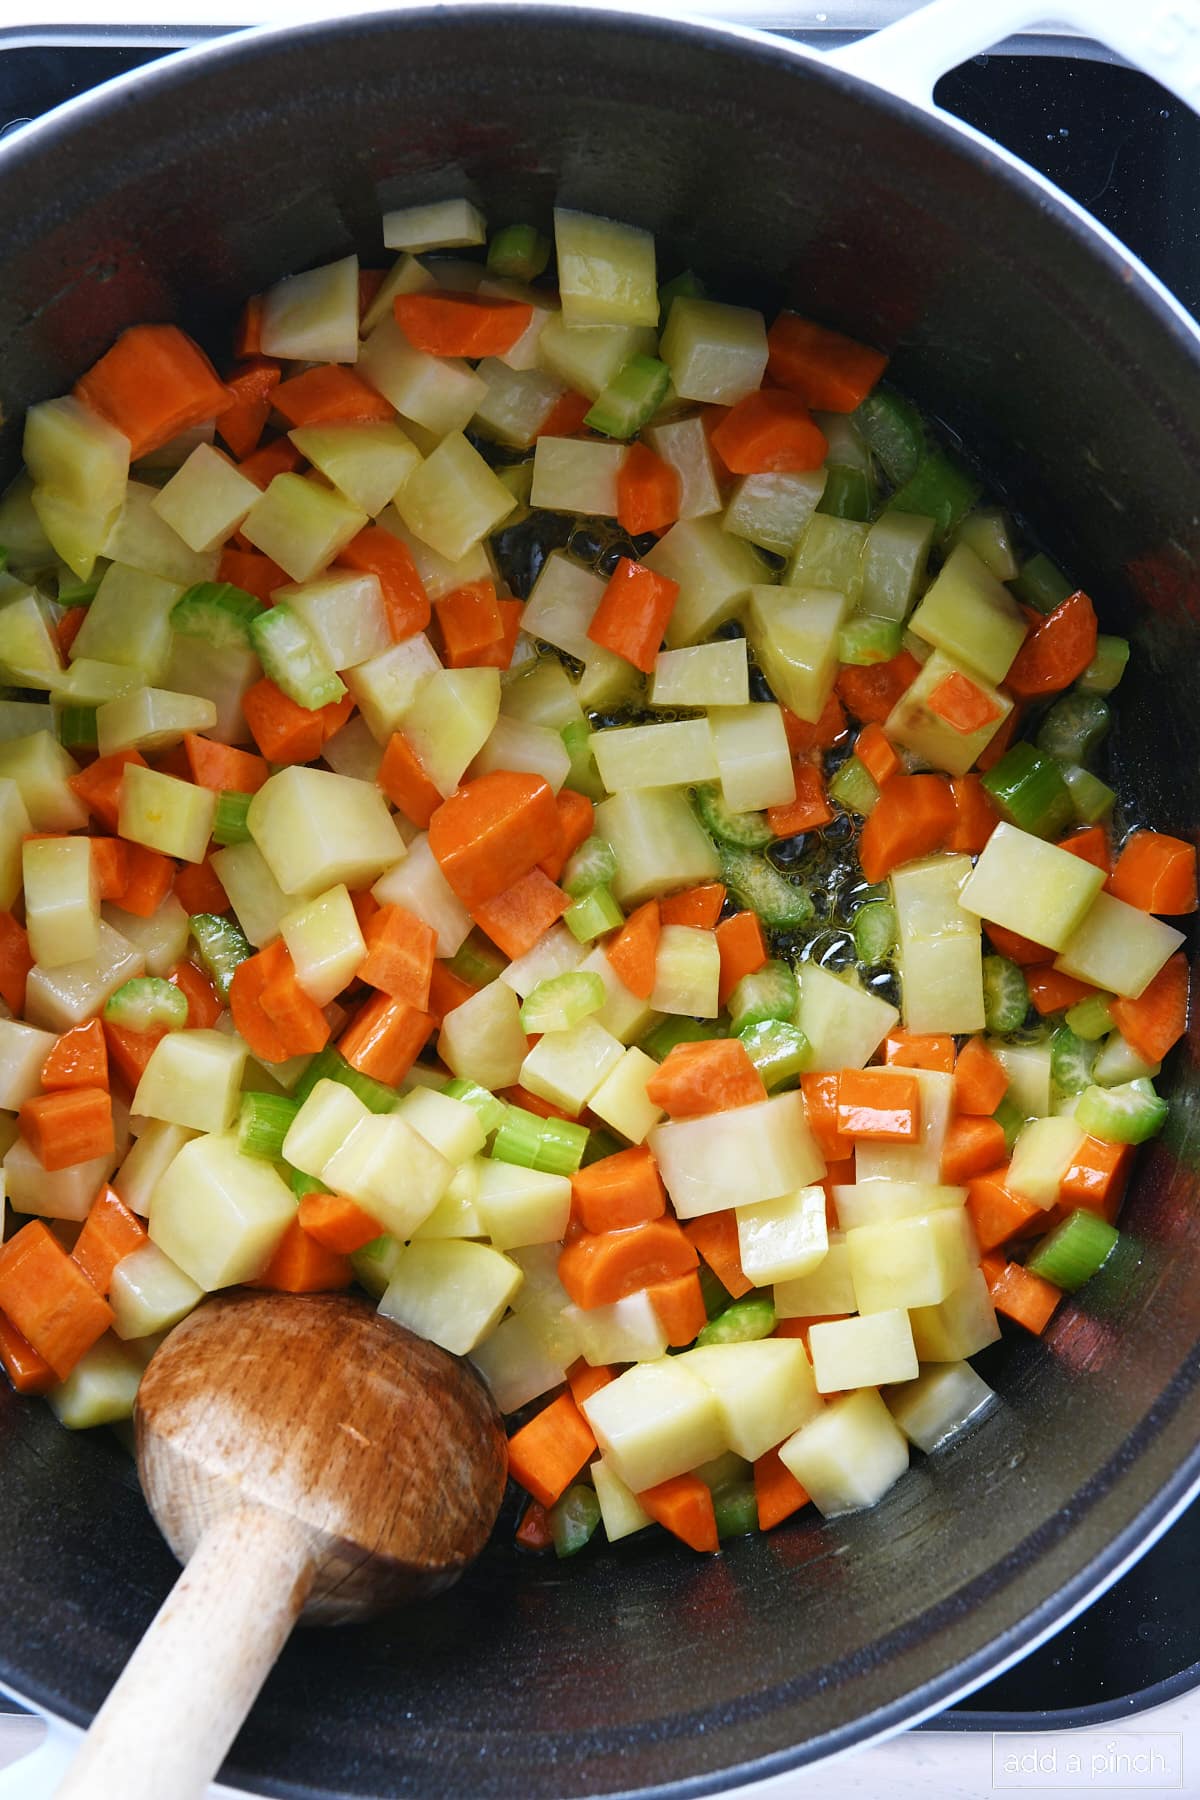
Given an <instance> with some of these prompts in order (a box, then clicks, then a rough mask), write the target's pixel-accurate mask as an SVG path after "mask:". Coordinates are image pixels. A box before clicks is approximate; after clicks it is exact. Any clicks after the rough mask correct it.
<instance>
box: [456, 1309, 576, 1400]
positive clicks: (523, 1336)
mask: <svg viewBox="0 0 1200 1800" xmlns="http://www.w3.org/2000/svg"><path fill="white" fill-rule="evenodd" d="M471 1361H472V1362H473V1363H474V1364H475V1367H476V1368H477V1369H478V1370H479V1373H480V1374H481V1375H482V1376H483V1379H484V1380H485V1381H486V1382H487V1384H488V1386H489V1387H490V1388H491V1390H492V1396H493V1398H494V1399H495V1402H496V1405H497V1406H498V1407H499V1408H500V1411H501V1412H502V1413H512V1412H516V1411H517V1409H518V1408H519V1407H522V1406H528V1404H529V1402H530V1401H531V1400H536V1399H537V1398H538V1395H539V1394H546V1393H549V1391H550V1389H551V1388H556V1387H558V1386H559V1385H560V1384H561V1382H562V1378H563V1365H562V1364H561V1363H560V1362H558V1361H557V1359H556V1358H555V1357H553V1356H550V1355H548V1354H547V1352H546V1350H545V1349H544V1347H543V1346H542V1344H541V1343H540V1342H539V1340H538V1338H537V1337H536V1336H535V1335H534V1333H533V1332H532V1331H530V1329H529V1327H528V1325H527V1324H526V1323H525V1321H524V1319H523V1318H521V1316H520V1314H519V1313H510V1314H509V1316H508V1318H507V1319H501V1321H500V1323H499V1325H497V1327H496V1329H495V1331H493V1332H492V1333H491V1334H490V1336H488V1337H486V1338H484V1339H483V1340H482V1342H481V1343H478V1344H476V1346H475V1348H474V1350H472V1352H471Z"/></svg>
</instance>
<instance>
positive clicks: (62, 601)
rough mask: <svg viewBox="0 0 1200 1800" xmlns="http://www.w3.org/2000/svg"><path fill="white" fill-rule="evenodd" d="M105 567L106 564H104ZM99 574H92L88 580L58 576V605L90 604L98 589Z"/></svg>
mask: <svg viewBox="0 0 1200 1800" xmlns="http://www.w3.org/2000/svg"><path fill="white" fill-rule="evenodd" d="M105 566H106V567H107V565H105ZM100 579H101V578H100V576H99V575H93V576H92V578H91V580H90V581H66V582H64V581H63V579H62V577H61V576H60V577H59V581H58V604H59V605H60V606H90V605H91V604H92V601H93V600H94V599H95V598H96V595H97V593H98V592H99V589H100Z"/></svg>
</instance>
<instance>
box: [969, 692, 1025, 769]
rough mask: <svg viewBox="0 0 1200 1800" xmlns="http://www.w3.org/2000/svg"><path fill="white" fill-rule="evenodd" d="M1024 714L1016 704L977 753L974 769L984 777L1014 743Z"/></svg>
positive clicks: (1021, 708) (1022, 709) (1023, 710)
mask: <svg viewBox="0 0 1200 1800" xmlns="http://www.w3.org/2000/svg"><path fill="white" fill-rule="evenodd" d="M1024 714H1025V708H1024V707H1023V706H1022V705H1021V704H1020V703H1019V702H1018V704H1017V705H1016V706H1014V707H1013V709H1012V711H1011V712H1010V713H1009V715H1008V717H1007V718H1005V719H1001V721H1000V723H999V725H997V727H996V729H995V731H994V732H993V733H992V735H991V737H990V738H989V739H988V741H987V743H986V744H985V745H984V747H983V749H982V750H981V751H980V752H979V755H978V756H977V757H976V758H975V767H976V768H977V769H979V770H980V771H981V772H982V773H983V774H985V775H986V773H987V771H988V770H989V769H994V768H995V766H996V764H997V763H998V762H999V761H1000V758H1001V757H1002V756H1003V755H1004V752H1005V751H1006V750H1007V749H1008V747H1009V745H1010V744H1012V743H1013V742H1014V741H1015V739H1016V736H1017V732H1018V730H1019V729H1020V726H1021V722H1022V719H1023V718H1024Z"/></svg>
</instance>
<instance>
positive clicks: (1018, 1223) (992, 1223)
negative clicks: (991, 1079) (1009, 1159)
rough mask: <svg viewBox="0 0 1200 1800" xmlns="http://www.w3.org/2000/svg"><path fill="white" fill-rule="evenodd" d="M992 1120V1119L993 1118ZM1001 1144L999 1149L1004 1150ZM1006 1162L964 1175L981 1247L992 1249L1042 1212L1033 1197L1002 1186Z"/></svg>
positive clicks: (1006, 1168)
mask: <svg viewBox="0 0 1200 1800" xmlns="http://www.w3.org/2000/svg"><path fill="white" fill-rule="evenodd" d="M993 1123H994V1121H993ZM1003 1148H1004V1147H1003V1144H1001V1153H1003ZM1007 1175H1008V1164H1007V1163H1000V1164H998V1165H997V1167H995V1168H992V1169H987V1170H982V1171H980V1172H979V1173H978V1174H976V1175H971V1176H969V1177H968V1179H967V1211H968V1212H969V1213H970V1215H971V1223H972V1224H973V1225H974V1227H975V1235H976V1237H977V1238H978V1239H979V1247H980V1249H981V1250H994V1249H995V1247H996V1245H997V1244H1006V1243H1007V1242H1008V1240H1009V1238H1011V1237H1015V1236H1016V1235H1017V1234H1018V1233H1019V1232H1022V1231H1024V1229H1025V1227H1026V1226H1027V1225H1028V1224H1029V1223H1030V1221H1031V1220H1033V1219H1037V1220H1038V1221H1039V1224H1040V1221H1041V1220H1042V1219H1043V1218H1044V1216H1045V1215H1044V1214H1043V1212H1042V1209H1041V1207H1040V1206H1038V1205H1037V1203H1036V1201H1033V1200H1026V1198H1025V1196H1024V1195H1023V1194H1014V1193H1013V1192H1012V1191H1011V1189H1009V1188H1008V1187H1006V1186H1005V1179H1006V1177H1007Z"/></svg>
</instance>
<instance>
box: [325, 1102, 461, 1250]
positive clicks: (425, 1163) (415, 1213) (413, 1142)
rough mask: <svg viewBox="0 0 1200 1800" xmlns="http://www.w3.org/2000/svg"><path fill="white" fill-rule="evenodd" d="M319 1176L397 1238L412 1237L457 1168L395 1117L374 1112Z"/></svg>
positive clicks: (347, 1140)
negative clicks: (354, 1201)
mask: <svg viewBox="0 0 1200 1800" xmlns="http://www.w3.org/2000/svg"><path fill="white" fill-rule="evenodd" d="M316 1174H317V1177H318V1179H319V1180H321V1181H324V1182H328V1183H329V1188H330V1192H331V1193H335V1194H349V1196H350V1198H351V1199H352V1200H356V1201H357V1202H358V1204H359V1205H360V1206H361V1207H362V1209H363V1211H364V1212H369V1213H370V1215H371V1217H372V1218H373V1219H378V1220H379V1223H380V1224H381V1225H382V1227H383V1229H384V1230H385V1231H388V1232H390V1233H391V1235H392V1236H393V1237H395V1238H409V1237H411V1236H412V1234H413V1232H414V1231H415V1230H416V1228H417V1226H418V1225H420V1224H421V1223H422V1221H423V1220H425V1219H427V1218H428V1217H429V1215H430V1213H431V1212H432V1211H433V1209H434V1207H435V1206H436V1205H437V1203H438V1201H439V1200H440V1199H441V1197H442V1195H443V1194H444V1193H445V1191H446V1189H447V1188H448V1187H449V1185H450V1180H451V1177H452V1176H453V1174H454V1167H453V1164H452V1163H449V1162H447V1160H446V1158H445V1157H444V1156H443V1155H442V1154H441V1152H440V1151H438V1150H435V1149H434V1148H433V1145H432V1144H430V1143H427V1142H426V1140H425V1139H424V1138H423V1137H422V1136H421V1135H420V1133H419V1132H416V1131H414V1130H413V1128H412V1126H411V1125H407V1124H406V1123H405V1121H404V1120H403V1119H401V1118H399V1117H398V1116H397V1115H396V1114H395V1113H383V1114H376V1113H372V1114H371V1115H370V1116H369V1117H368V1118H365V1119H360V1120H359V1122H358V1124H357V1125H356V1126H355V1127H354V1129H353V1131H352V1132H351V1133H350V1135H349V1137H348V1138H347V1139H346V1140H345V1142H344V1143H343V1144H341V1145H339V1147H338V1148H337V1149H336V1150H335V1151H334V1153H333V1155H332V1156H331V1157H330V1158H329V1160H328V1161H327V1162H326V1164H325V1166H324V1167H323V1168H321V1169H318V1170H317V1171H316Z"/></svg>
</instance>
